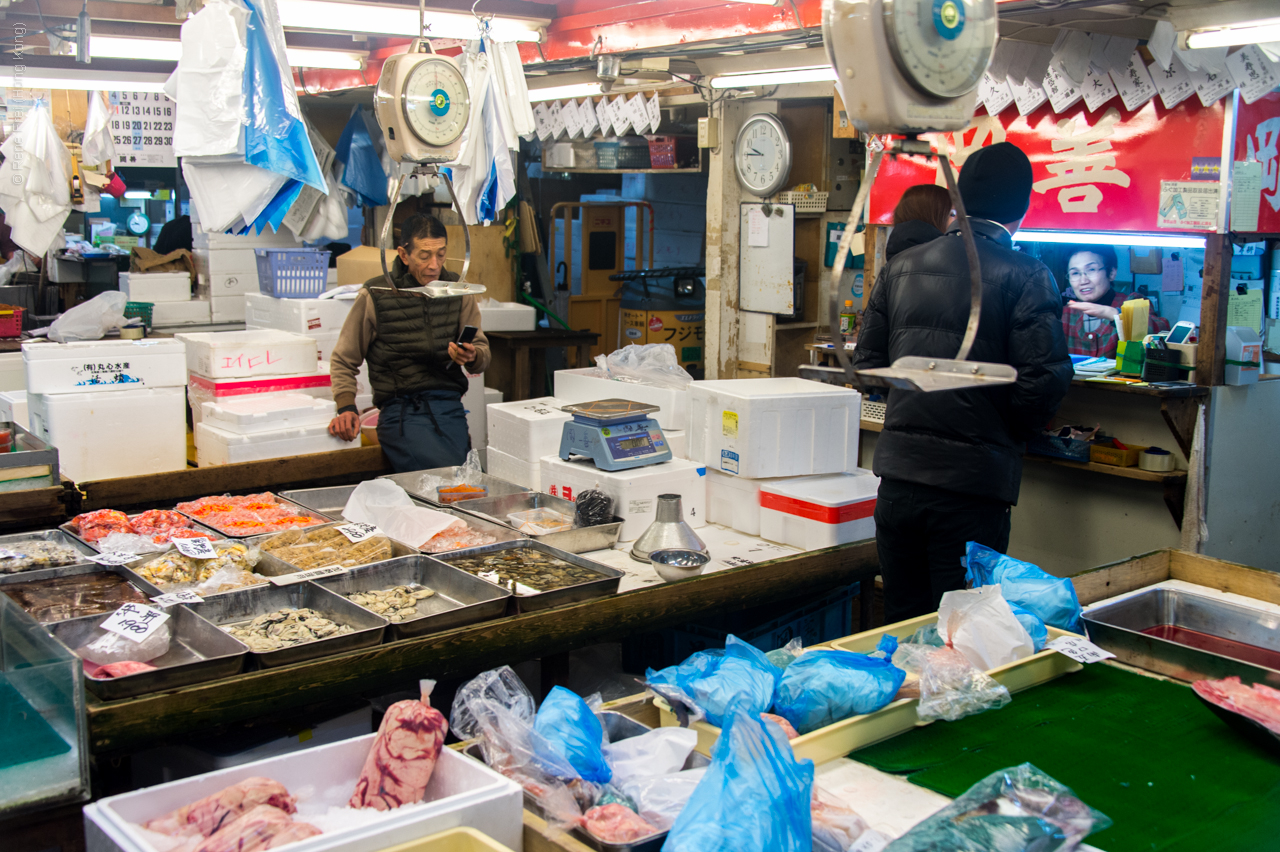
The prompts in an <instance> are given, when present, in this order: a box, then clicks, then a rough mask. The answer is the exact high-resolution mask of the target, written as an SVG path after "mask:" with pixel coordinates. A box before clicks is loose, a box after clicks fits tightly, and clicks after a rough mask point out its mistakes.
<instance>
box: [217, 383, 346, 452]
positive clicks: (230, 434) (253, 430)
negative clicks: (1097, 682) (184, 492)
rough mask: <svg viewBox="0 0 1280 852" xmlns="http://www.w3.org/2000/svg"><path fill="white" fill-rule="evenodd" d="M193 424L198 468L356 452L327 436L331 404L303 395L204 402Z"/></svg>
mask: <svg viewBox="0 0 1280 852" xmlns="http://www.w3.org/2000/svg"><path fill="white" fill-rule="evenodd" d="M203 410H204V417H203V419H202V420H201V422H200V423H197V424H196V464H197V465H198V466H199V467H208V466H211V465H220V464H235V463H237V462H248V461H262V460H263V459H275V458H282V457H284V456H301V455H307V454H309V453H327V452H332V451H334V450H345V449H350V448H353V447H358V446H360V439H359V438H356V439H355V440H353V441H344V440H342V439H341V438H337V437H334V436H333V435H330V434H329V421H330V420H332V419H333V415H334V408H333V403H332V402H331V401H326V400H322V399H315V398H314V397H310V396H307V395H305V394H281V395H279V396H271V397H242V398H240V399H235V400H231V401H228V402H222V403H216V402H206V403H204V405H203Z"/></svg>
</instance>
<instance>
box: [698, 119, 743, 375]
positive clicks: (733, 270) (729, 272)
mask: <svg viewBox="0 0 1280 852" xmlns="http://www.w3.org/2000/svg"><path fill="white" fill-rule="evenodd" d="M747 107H748V105H747V104H745V103H738V102H730V103H726V104H724V105H723V107H722V108H721V109H720V116H719V117H720V149H719V151H712V153H711V157H710V165H709V167H708V176H707V311H706V318H707V319H706V323H707V327H706V341H707V353H706V376H707V378H708V379H734V378H737V377H738V292H739V288H738V239H739V233H738V232H739V213H738V203H739V201H740V200H741V199H742V191H741V189H740V188H739V186H738V176H737V174H736V173H735V172H734V168H733V147H734V142H735V141H736V139H737V136H738V130H739V129H740V128H741V127H742V122H743V119H745V118H746V116H747Z"/></svg>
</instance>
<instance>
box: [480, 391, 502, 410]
mask: <svg viewBox="0 0 1280 852" xmlns="http://www.w3.org/2000/svg"><path fill="white" fill-rule="evenodd" d="M500 402H502V391H500V390H494V389H493V388H485V389H484V407H485V409H488V408H489V406H491V405H497V404H498V403H500Z"/></svg>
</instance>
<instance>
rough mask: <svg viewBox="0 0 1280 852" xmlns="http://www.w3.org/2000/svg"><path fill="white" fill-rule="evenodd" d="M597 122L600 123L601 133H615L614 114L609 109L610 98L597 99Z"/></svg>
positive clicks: (608, 134)
mask: <svg viewBox="0 0 1280 852" xmlns="http://www.w3.org/2000/svg"><path fill="white" fill-rule="evenodd" d="M596 122H597V123H598V124H599V125H600V133H601V134H603V135H605V136H612V135H615V134H614V133H613V115H612V111H611V110H610V109H609V99H608V98H603V97H602V98H600V100H598V101H596Z"/></svg>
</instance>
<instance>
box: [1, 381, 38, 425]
mask: <svg viewBox="0 0 1280 852" xmlns="http://www.w3.org/2000/svg"><path fill="white" fill-rule="evenodd" d="M0 420H8V421H10V422H12V423H17V424H18V425H19V426H21V427H22V428H23V429H26V430H28V431H30V429H31V427H30V426H28V425H27V422H28V421H27V392H26V391H21V390H19V391H0Z"/></svg>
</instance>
